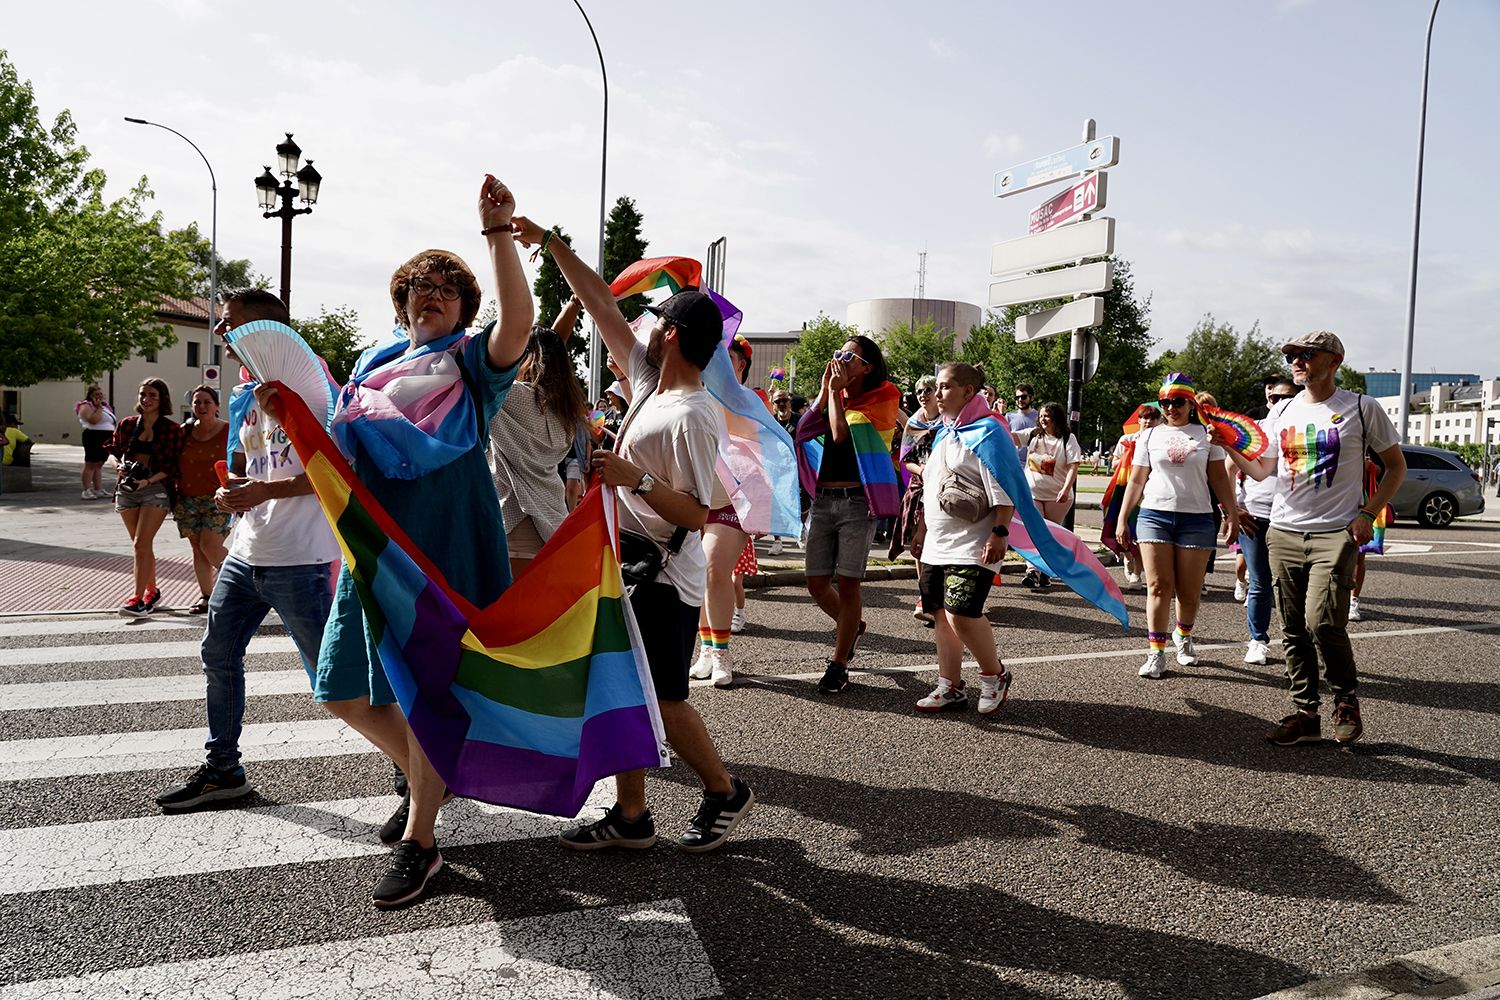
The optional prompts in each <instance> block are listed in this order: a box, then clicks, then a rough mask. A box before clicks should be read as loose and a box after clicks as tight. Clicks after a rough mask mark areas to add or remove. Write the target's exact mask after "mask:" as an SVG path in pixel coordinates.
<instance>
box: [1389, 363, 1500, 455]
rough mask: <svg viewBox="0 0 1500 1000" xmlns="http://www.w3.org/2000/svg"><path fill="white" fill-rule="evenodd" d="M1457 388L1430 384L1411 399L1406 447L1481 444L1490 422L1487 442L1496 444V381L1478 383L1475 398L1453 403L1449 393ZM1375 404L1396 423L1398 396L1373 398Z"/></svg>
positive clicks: (1499, 430)
mask: <svg viewBox="0 0 1500 1000" xmlns="http://www.w3.org/2000/svg"><path fill="white" fill-rule="evenodd" d="M1458 388H1459V387H1458V386H1452V385H1434V386H1432V387H1431V388H1430V389H1429V391H1428V392H1426V393H1423V394H1421V395H1419V396H1417V397H1415V398H1414V399H1413V400H1412V405H1411V412H1410V413H1409V414H1408V421H1407V427H1408V431H1409V433H1408V437H1407V440H1408V442H1409V443H1410V444H1421V445H1429V444H1434V443H1437V442H1444V443H1449V444H1484V443H1485V427H1486V424H1488V422H1489V421H1491V420H1493V421H1495V423H1494V424H1493V425H1492V426H1491V427H1490V430H1489V442H1490V443H1491V444H1497V443H1500V379H1485V380H1483V381H1481V382H1480V383H1478V386H1477V388H1478V389H1479V394H1478V396H1477V398H1472V399H1459V400H1455V399H1454V398H1453V394H1454V391H1455V390H1456V389H1458ZM1377 402H1379V403H1380V405H1381V407H1382V408H1384V410H1385V412H1386V413H1387V414H1389V415H1390V418H1391V422H1392V423H1397V422H1398V421H1399V420H1400V418H1401V397H1400V396H1381V397H1377Z"/></svg>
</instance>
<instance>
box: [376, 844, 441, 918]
mask: <svg viewBox="0 0 1500 1000" xmlns="http://www.w3.org/2000/svg"><path fill="white" fill-rule="evenodd" d="M442 867H443V852H442V851H439V850H438V848H437V845H436V844H433V845H432V846H431V847H427V848H424V847H423V846H422V845H421V844H419V843H417V842H416V841H415V840H403V841H401V843H399V844H397V845H396V846H395V847H394V848H393V849H392V850H391V866H390V867H389V868H387V869H386V872H385V874H384V875H382V876H380V881H379V882H376V883H375V905H376V906H377V907H378V908H380V909H382V910H393V909H395V908H396V907H398V906H408V905H410V904H412V903H415V902H416V901H417V900H419V899H421V898H422V894H423V893H424V892H426V891H427V881H428V879H430V878H432V876H434V875H436V874H437V873H438V872H439V871H440V870H442Z"/></svg>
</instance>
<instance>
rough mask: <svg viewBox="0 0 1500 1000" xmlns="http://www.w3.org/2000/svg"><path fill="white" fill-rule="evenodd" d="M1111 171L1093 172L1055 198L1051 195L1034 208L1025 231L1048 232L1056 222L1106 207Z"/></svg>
mask: <svg viewBox="0 0 1500 1000" xmlns="http://www.w3.org/2000/svg"><path fill="white" fill-rule="evenodd" d="M1108 176H1109V175H1108V174H1104V173H1098V174H1090V175H1089V176H1087V177H1085V178H1084V179H1083V180H1081V181H1079V182H1078V183H1077V184H1074V185H1073V186H1072V187H1070V188H1068V189H1067V190H1066V191H1064V192H1063V193H1062V194H1060V195H1058V196H1057V197H1055V198H1049V199H1047V200H1046V201H1044V202H1042V203H1041V204H1040V205H1038V206H1037V207H1036V208H1033V209H1032V210H1031V217H1030V219H1029V220H1028V221H1029V225H1028V226H1027V229H1026V231H1027V232H1028V233H1045V232H1046V231H1047V230H1049V229H1052V228H1055V227H1057V226H1062V225H1066V224H1067V223H1069V222H1072V221H1073V220H1074V219H1077V218H1080V217H1082V216H1085V215H1088V214H1090V213H1092V212H1097V211H1099V210H1101V209H1102V208H1104V195H1105V190H1106V184H1105V178H1106V177H1108Z"/></svg>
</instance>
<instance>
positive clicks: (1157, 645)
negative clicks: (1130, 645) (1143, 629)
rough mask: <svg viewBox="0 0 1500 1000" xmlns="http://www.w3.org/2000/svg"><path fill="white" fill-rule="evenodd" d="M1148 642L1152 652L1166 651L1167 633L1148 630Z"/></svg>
mask: <svg viewBox="0 0 1500 1000" xmlns="http://www.w3.org/2000/svg"><path fill="white" fill-rule="evenodd" d="M1146 642H1147V644H1149V645H1150V647H1151V652H1153V653H1164V652H1166V650H1167V633H1165V632H1147V633H1146Z"/></svg>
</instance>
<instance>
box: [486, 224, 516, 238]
mask: <svg viewBox="0 0 1500 1000" xmlns="http://www.w3.org/2000/svg"><path fill="white" fill-rule="evenodd" d="M508 232H511V228H510V223H509V222H507V223H505V224H503V225H499V226H490V227H489V228H487V229H481V230H480V231H479V235H480V236H493V235H494V234H495V233H508Z"/></svg>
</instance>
